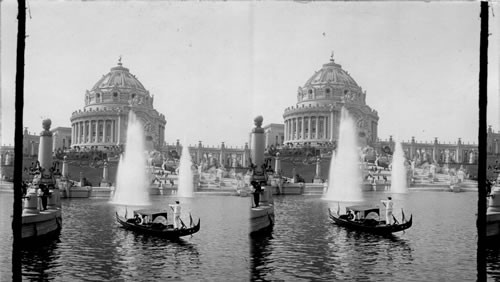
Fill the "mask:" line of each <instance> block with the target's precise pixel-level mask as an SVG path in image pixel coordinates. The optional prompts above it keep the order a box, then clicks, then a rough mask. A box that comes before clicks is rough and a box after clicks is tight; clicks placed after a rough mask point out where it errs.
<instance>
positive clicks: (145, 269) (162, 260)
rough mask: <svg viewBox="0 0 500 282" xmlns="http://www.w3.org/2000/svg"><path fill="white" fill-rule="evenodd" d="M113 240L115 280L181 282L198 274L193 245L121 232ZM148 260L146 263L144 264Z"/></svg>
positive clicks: (198, 263) (198, 262)
mask: <svg viewBox="0 0 500 282" xmlns="http://www.w3.org/2000/svg"><path fill="white" fill-rule="evenodd" d="M121 231H122V232H119V233H122V234H118V236H117V237H116V239H115V246H116V247H115V248H116V256H117V258H119V259H118V260H117V261H116V266H115V268H116V270H117V271H119V275H118V276H119V277H125V278H131V279H132V278H141V279H145V278H147V279H181V278H183V277H185V275H188V274H192V273H193V272H199V269H200V265H201V262H200V259H199V252H198V249H197V247H196V245H194V244H192V243H190V242H188V241H186V240H184V239H182V238H181V239H178V240H174V241H169V240H165V239H162V238H158V237H155V236H149V235H143V234H136V233H133V232H131V231H128V230H124V229H122V230H121ZM145 261H148V262H149V263H148V264H145V263H144V262H145Z"/></svg>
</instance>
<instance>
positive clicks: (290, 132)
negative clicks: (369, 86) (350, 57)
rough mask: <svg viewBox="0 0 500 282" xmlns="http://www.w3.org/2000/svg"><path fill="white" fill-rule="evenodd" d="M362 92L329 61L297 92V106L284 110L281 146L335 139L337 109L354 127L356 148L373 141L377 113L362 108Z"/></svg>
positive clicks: (336, 65)
mask: <svg viewBox="0 0 500 282" xmlns="http://www.w3.org/2000/svg"><path fill="white" fill-rule="evenodd" d="M365 101H366V91H363V90H362V88H361V87H360V86H358V84H357V83H356V81H354V79H352V77H351V76H350V75H349V73H348V72H346V71H345V70H343V69H342V66H341V65H339V64H337V63H335V61H334V60H333V55H332V58H331V59H330V62H328V63H326V64H324V65H323V67H322V68H321V69H320V70H319V71H317V72H315V73H314V74H313V76H312V77H311V78H310V79H309V80H307V82H306V83H305V84H304V86H303V87H299V89H298V91H297V105H296V106H295V107H294V106H292V107H289V108H287V109H285V113H284V114H283V118H284V120H285V141H284V143H285V144H292V145H304V144H309V145H312V146H315V145H321V144H325V143H328V142H333V141H335V140H337V139H338V135H339V130H338V128H339V124H340V117H341V109H342V107H345V108H346V109H347V110H348V111H349V114H350V115H351V116H352V117H353V119H354V121H355V122H356V125H357V133H358V137H359V138H358V140H359V142H360V144H359V145H360V146H363V145H366V144H372V143H373V142H375V141H376V140H377V127H378V119H379V117H378V114H377V112H376V111H375V110H373V109H371V108H370V107H369V106H368V105H366V102H365Z"/></svg>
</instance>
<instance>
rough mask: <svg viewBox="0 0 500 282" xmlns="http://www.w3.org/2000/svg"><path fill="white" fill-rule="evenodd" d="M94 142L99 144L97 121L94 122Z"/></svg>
mask: <svg viewBox="0 0 500 282" xmlns="http://www.w3.org/2000/svg"><path fill="white" fill-rule="evenodd" d="M94 142H96V143H97V142H99V120H98V119H96V120H95V139H94Z"/></svg>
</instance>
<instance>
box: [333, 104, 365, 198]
mask: <svg viewBox="0 0 500 282" xmlns="http://www.w3.org/2000/svg"><path fill="white" fill-rule="evenodd" d="M328 183H329V185H328V190H327V192H326V195H325V196H324V199H325V200H332V201H342V202H359V201H362V200H363V197H362V194H361V172H360V168H359V153H358V145H357V135H356V127H355V126H354V121H353V120H352V118H351V117H350V116H349V112H348V111H347V109H346V108H342V112H341V119H340V127H339V140H338V146H337V153H336V154H332V160H331V163H330V173H329V177H328Z"/></svg>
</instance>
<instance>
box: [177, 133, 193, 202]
mask: <svg viewBox="0 0 500 282" xmlns="http://www.w3.org/2000/svg"><path fill="white" fill-rule="evenodd" d="M184 144H186V142H184ZM192 166H193V162H192V161H191V154H190V153H189V148H188V146H187V145H183V146H182V155H181V160H180V163H179V186H178V188H177V196H178V197H187V198H190V197H193V194H194V193H193V191H194V186H193V170H192V169H191V167H192Z"/></svg>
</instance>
